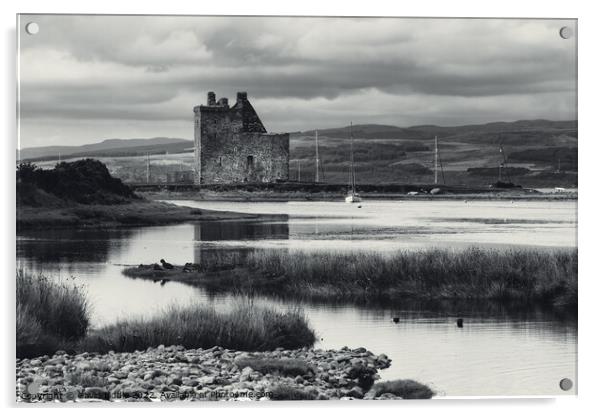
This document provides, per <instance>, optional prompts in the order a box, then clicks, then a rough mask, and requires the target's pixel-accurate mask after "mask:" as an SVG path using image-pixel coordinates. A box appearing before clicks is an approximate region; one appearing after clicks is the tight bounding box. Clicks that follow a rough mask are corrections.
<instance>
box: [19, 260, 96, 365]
mask: <svg viewBox="0 0 602 416" xmlns="http://www.w3.org/2000/svg"><path fill="white" fill-rule="evenodd" d="M16 287H17V292H16V308H17V310H16V318H17V319H16V334H17V356H22V355H42V354H45V353H51V352H54V351H56V350H57V349H59V348H61V347H64V346H66V345H69V344H70V343H73V342H74V341H77V340H79V339H81V338H82V337H84V336H85V335H86V332H87V330H88V325H89V323H90V306H89V304H88V301H87V298H86V293H85V291H84V289H83V288H82V287H81V286H77V285H75V284H74V283H73V282H71V281H67V280H58V281H57V280H51V279H49V278H47V277H44V276H41V275H33V274H31V273H26V272H24V271H23V270H17V273H16Z"/></svg>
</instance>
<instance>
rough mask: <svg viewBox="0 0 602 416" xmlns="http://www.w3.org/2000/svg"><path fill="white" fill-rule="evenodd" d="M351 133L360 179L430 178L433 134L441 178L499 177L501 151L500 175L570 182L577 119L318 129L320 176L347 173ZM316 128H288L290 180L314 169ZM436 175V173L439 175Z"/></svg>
mask: <svg viewBox="0 0 602 416" xmlns="http://www.w3.org/2000/svg"><path fill="white" fill-rule="evenodd" d="M351 132H352V133H353V137H354V139H355V140H354V149H355V150H354V156H355V161H356V172H357V179H358V181H359V182H363V183H416V182H420V183H429V182H432V181H433V177H434V172H433V169H434V166H433V163H434V138H435V136H437V137H438V139H439V151H440V160H441V164H442V165H443V170H444V174H443V176H444V177H445V180H446V182H447V183H449V184H457V185H486V184H488V183H491V181H492V177H493V178H494V179H495V177H496V176H497V174H498V173H499V172H498V169H499V165H500V164H501V163H502V160H503V159H502V154H501V152H500V144H501V145H502V146H503V149H504V152H505V155H506V166H507V167H508V169H506V170H504V171H503V176H504V178H503V179H505V180H512V181H514V182H516V183H519V184H522V185H524V186H535V187H547V186H576V184H577V147H578V145H577V142H578V133H577V121H574V120H571V121H550V120H519V121H515V122H494V123H487V124H480V125H465V126H450V127H445V126H434V125H422V126H411V127H396V126H388V125H378V124H363V125H354V126H353V127H352V128H351V129H350V128H349V127H340V128H331V129H319V130H318V135H319V138H320V140H319V143H320V154H321V159H322V161H323V171H324V172H323V175H324V177H325V180H326V181H328V182H345V181H347V178H348V172H349V155H350V146H349V143H350V142H349V135H350V133H351ZM314 134H315V131H314V130H309V131H305V132H299V133H291V172H290V176H291V178H293V179H296V178H297V177H298V176H300V177H301V179H302V180H311V178H313V177H314V176H315V148H314V147H315V144H314ZM469 169H470V170H469ZM439 178H440V180H442V179H441V178H442V175H440V176H439Z"/></svg>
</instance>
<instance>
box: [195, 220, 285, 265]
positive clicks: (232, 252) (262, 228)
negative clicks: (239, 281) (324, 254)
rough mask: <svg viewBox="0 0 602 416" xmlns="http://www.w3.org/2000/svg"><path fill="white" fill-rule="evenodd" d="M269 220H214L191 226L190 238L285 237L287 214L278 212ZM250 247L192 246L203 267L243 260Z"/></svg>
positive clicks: (245, 238)
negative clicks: (192, 232)
mask: <svg viewBox="0 0 602 416" xmlns="http://www.w3.org/2000/svg"><path fill="white" fill-rule="evenodd" d="M271 219H272V221H270V222H259V221H215V222H203V223H198V224H196V225H195V226H194V241H204V242H219V241H240V242H243V241H248V240H288V238H289V226H288V216H287V215H278V216H274V217H272V218H271ZM251 251H253V248H252V247H236V246H232V247H230V246H225V247H224V246H206V245H204V244H199V245H198V246H196V247H195V250H194V262H195V263H197V264H200V265H201V266H202V267H203V268H204V269H212V268H218V267H220V266H227V265H232V266H235V265H237V264H243V263H244V261H245V260H246V258H247V256H248V255H249V253H250V252H251Z"/></svg>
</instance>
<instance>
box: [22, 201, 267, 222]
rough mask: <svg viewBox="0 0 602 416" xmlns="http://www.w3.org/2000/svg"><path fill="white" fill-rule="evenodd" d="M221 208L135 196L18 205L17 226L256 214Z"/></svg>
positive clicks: (205, 219) (175, 220)
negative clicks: (111, 201)
mask: <svg viewBox="0 0 602 416" xmlns="http://www.w3.org/2000/svg"><path fill="white" fill-rule="evenodd" d="M256 217H257V216H254V215H246V214H239V213H231V212H222V211H210V210H204V209H198V208H187V207H180V206H176V205H173V204H168V203H164V202H155V201H146V200H137V201H133V202H129V203H126V204H119V205H82V204H72V205H69V206H64V207H29V206H18V207H17V229H24V228H34V227H53V228H56V227H98V228H103V227H104V228H106V227H116V226H151V225H166V224H173V223H178V222H187V221H213V220H224V219H240V218H256Z"/></svg>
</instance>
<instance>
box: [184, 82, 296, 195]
mask: <svg viewBox="0 0 602 416" xmlns="http://www.w3.org/2000/svg"><path fill="white" fill-rule="evenodd" d="M194 157H195V169H196V183H197V184H201V183H203V184H211V183H233V182H234V183H235V182H241V183H243V182H276V181H286V180H288V175H289V171H288V168H289V135H288V133H285V134H268V133H267V131H266V129H265V127H264V126H263V123H262V122H261V119H260V118H259V116H258V115H257V113H256V112H255V109H254V108H253V106H252V105H251V103H250V102H249V100H248V99H247V93H246V92H239V93H237V94H236V104H234V105H233V106H232V107H230V106H229V105H228V99H227V98H220V99H219V100H218V101H217V102H216V101H215V93H213V92H210V93H208V94H207V105H199V106H196V107H194Z"/></svg>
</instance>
